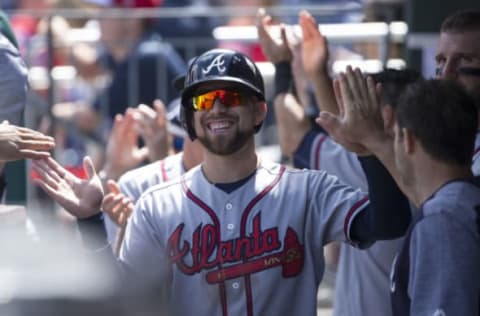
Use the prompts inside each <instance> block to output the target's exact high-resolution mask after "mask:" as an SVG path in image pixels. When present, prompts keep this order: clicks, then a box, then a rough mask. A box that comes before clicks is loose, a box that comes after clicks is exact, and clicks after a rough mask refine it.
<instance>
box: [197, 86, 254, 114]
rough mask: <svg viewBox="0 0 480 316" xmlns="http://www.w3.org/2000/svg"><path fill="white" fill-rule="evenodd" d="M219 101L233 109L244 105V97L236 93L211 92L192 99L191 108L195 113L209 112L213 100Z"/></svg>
mask: <svg viewBox="0 0 480 316" xmlns="http://www.w3.org/2000/svg"><path fill="white" fill-rule="evenodd" d="M217 99H218V101H220V102H221V103H222V104H223V105H225V106H227V107H235V106H239V105H242V104H244V102H243V101H245V96H244V95H243V94H242V93H240V92H238V91H231V90H224V89H218V90H212V91H209V92H205V93H203V94H199V95H196V96H194V97H193V108H194V109H195V110H196V111H210V110H211V109H212V108H213V104H214V103H215V100H217Z"/></svg>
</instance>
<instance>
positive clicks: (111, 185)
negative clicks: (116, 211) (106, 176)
mask: <svg viewBox="0 0 480 316" xmlns="http://www.w3.org/2000/svg"><path fill="white" fill-rule="evenodd" d="M107 187H108V191H109V192H110V193H114V194H119V193H120V187H119V186H118V184H117V182H116V181H115V180H108V181H107Z"/></svg>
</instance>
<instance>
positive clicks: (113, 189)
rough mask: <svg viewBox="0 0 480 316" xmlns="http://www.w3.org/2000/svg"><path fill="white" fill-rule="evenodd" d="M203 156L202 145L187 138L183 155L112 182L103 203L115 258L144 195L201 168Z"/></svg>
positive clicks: (137, 170) (136, 170)
mask: <svg viewBox="0 0 480 316" xmlns="http://www.w3.org/2000/svg"><path fill="white" fill-rule="evenodd" d="M202 154H203V150H202V147H201V145H200V144H199V143H198V142H192V141H191V140H190V139H189V138H188V137H185V138H184V141H183V151H182V152H179V153H177V154H174V155H171V156H168V157H167V158H165V159H163V160H159V161H155V162H153V163H150V164H148V165H146V166H143V167H140V168H137V169H133V170H131V171H128V172H127V173H125V174H124V175H123V176H121V177H120V179H119V181H118V184H117V183H116V182H115V181H113V180H109V182H108V186H109V189H110V193H108V194H107V195H105V198H104V199H103V202H102V210H103V211H104V212H105V213H107V214H109V215H111V216H108V217H105V219H104V221H105V228H106V230H107V236H108V240H109V243H110V244H113V245H114V251H115V253H116V254H118V251H119V249H120V248H119V247H120V245H121V242H122V241H123V236H124V230H125V226H126V224H127V219H128V218H129V217H130V214H131V212H132V211H133V205H134V204H135V202H136V201H137V200H138V198H139V197H140V196H141V195H142V193H143V192H145V191H146V190H147V189H148V188H150V187H152V186H154V185H157V184H160V183H164V182H168V181H170V180H173V179H175V178H177V177H179V176H180V175H182V174H183V173H185V171H188V170H189V169H191V168H192V167H194V166H196V165H198V164H199V163H200V162H201V160H202ZM111 218H115V219H116V220H112V219H111ZM119 227H120V230H118V228H119Z"/></svg>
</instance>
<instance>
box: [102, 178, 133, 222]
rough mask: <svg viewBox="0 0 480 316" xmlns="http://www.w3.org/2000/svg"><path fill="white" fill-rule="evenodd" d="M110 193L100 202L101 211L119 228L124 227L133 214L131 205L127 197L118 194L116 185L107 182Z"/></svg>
mask: <svg viewBox="0 0 480 316" xmlns="http://www.w3.org/2000/svg"><path fill="white" fill-rule="evenodd" d="M107 186H108V190H109V191H110V192H109V193H108V194H106V195H105V197H104V198H103V201H102V210H103V212H104V213H106V214H107V215H108V216H109V217H110V219H111V220H112V221H113V222H114V223H115V224H117V225H118V226H119V227H124V226H125V225H126V224H127V220H128V218H129V217H130V215H131V214H132V212H133V203H132V200H130V198H129V197H127V196H125V195H124V194H123V193H121V192H120V188H119V186H118V184H117V183H116V182H115V181H113V180H109V181H108V183H107Z"/></svg>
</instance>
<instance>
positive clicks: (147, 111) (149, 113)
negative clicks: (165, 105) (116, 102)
mask: <svg viewBox="0 0 480 316" xmlns="http://www.w3.org/2000/svg"><path fill="white" fill-rule="evenodd" d="M137 110H138V113H139V114H140V115H141V116H142V119H151V120H152V119H155V116H156V114H157V113H156V112H155V110H154V109H152V108H151V107H149V106H148V105H146V104H140V105H139V106H138V107H137Z"/></svg>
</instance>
